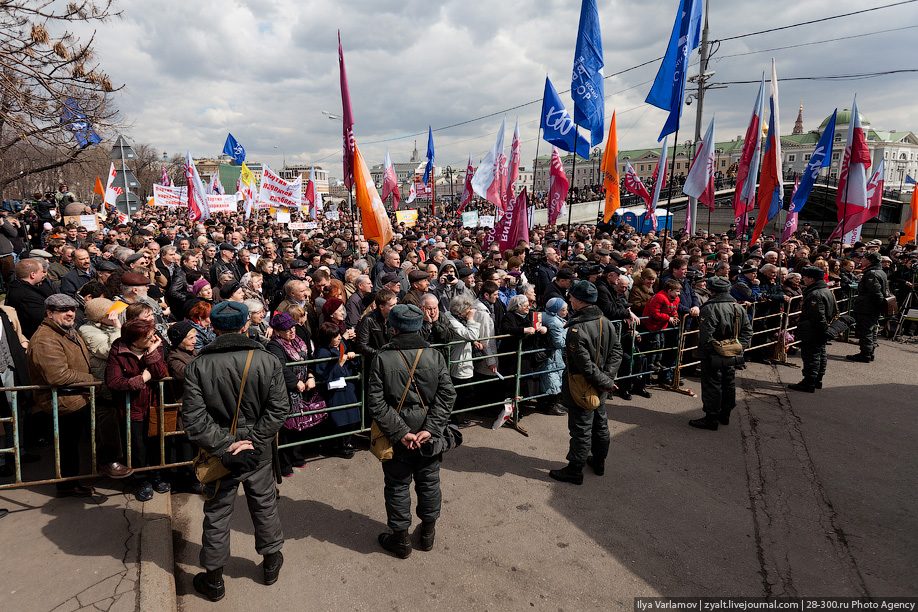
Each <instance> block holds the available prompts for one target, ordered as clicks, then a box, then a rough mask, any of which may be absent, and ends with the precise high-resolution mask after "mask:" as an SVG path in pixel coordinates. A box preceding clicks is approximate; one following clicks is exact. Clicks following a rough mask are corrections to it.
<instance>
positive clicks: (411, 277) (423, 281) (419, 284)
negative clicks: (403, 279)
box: [401, 270, 430, 308]
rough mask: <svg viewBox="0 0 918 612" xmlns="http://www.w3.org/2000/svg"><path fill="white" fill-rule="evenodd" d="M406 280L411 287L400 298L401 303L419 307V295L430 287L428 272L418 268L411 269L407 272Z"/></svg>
mask: <svg viewBox="0 0 918 612" xmlns="http://www.w3.org/2000/svg"><path fill="white" fill-rule="evenodd" d="M408 282H409V283H411V289H409V290H408V293H406V294H405V297H403V298H402V301H401V303H402V304H411V305H412V306H417V307H418V308H420V307H421V296H422V295H424V294H425V293H427V290H428V289H429V288H430V274H428V273H427V272H421V271H420V270H412V271H411V272H409V273H408Z"/></svg>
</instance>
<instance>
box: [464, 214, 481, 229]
mask: <svg viewBox="0 0 918 612" xmlns="http://www.w3.org/2000/svg"><path fill="white" fill-rule="evenodd" d="M478 224H479V221H478V211H477V210H470V211H467V212H464V213H462V225H463V226H464V227H478Z"/></svg>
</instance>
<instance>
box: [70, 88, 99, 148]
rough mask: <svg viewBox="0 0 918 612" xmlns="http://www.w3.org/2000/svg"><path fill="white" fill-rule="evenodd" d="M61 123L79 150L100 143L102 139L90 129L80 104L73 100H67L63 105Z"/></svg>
mask: <svg viewBox="0 0 918 612" xmlns="http://www.w3.org/2000/svg"><path fill="white" fill-rule="evenodd" d="M61 123H63V124H65V125H66V126H67V129H68V130H70V131H71V132H73V137H74V138H76V141H77V144H78V145H79V146H80V148H83V147H88V146H89V145H94V144H98V143H100V142H102V137H101V136H99V135H98V134H96V131H95V130H94V129H92V126H91V125H90V124H89V121H87V119H86V113H84V112H83V109H81V108H80V103H79V102H78V101H77V100H76V99H75V98H67V101H66V102H65V103H64V111H63V112H62V113H61Z"/></svg>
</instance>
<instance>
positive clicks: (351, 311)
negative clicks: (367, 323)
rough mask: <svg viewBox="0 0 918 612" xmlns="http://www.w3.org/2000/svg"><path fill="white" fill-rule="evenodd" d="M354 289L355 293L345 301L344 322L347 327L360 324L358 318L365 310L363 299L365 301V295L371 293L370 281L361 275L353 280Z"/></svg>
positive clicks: (371, 285)
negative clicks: (355, 289) (345, 313)
mask: <svg viewBox="0 0 918 612" xmlns="http://www.w3.org/2000/svg"><path fill="white" fill-rule="evenodd" d="M354 287H356V288H357V291H355V292H354V293H352V294H351V297H349V298H348V299H347V303H346V304H345V306H344V309H345V311H346V312H347V316H346V318H345V322H346V323H347V326H348V327H357V324H358V323H360V317H361V315H363V311H364V310H366V306H365V305H364V299H366V296H367V295H369V294H370V293H372V291H373V282H372V281H371V280H370V277H369V276H367V275H366V274H361V275H360V276H358V277H357V278H355V279H354Z"/></svg>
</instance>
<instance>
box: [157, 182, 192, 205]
mask: <svg viewBox="0 0 918 612" xmlns="http://www.w3.org/2000/svg"><path fill="white" fill-rule="evenodd" d="M187 205H188V187H165V186H163V185H153V206H165V207H168V208H177V207H179V206H187Z"/></svg>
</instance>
